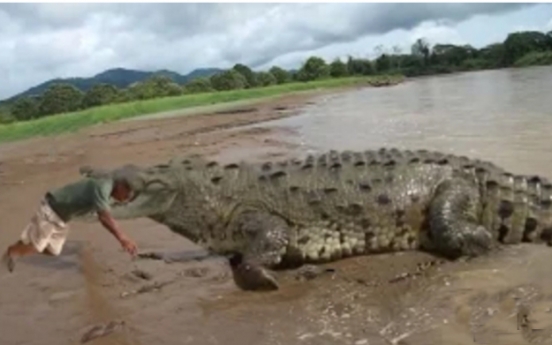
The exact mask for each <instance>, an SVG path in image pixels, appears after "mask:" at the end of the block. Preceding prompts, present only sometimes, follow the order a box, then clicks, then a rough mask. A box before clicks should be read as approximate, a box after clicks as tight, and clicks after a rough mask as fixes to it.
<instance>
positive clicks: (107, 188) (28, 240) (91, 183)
mask: <svg viewBox="0 0 552 345" xmlns="http://www.w3.org/2000/svg"><path fill="white" fill-rule="evenodd" d="M132 194H133V193H132V188H131V184H130V183H129V181H128V180H127V179H126V178H124V177H123V176H119V177H117V176H108V175H105V176H96V177H87V178H84V179H82V180H80V181H77V182H75V183H71V184H68V185H66V186H64V187H61V188H59V189H56V190H53V191H50V192H48V193H46V195H45V197H44V198H43V199H42V200H41V202H40V205H39V207H38V210H37V211H36V213H35V214H34V216H33V217H32V218H31V220H30V222H29V224H28V225H27V227H26V228H25V229H24V230H23V232H22V234H21V239H20V240H19V241H17V242H16V243H14V244H13V245H11V246H9V247H8V249H7V250H6V252H5V253H4V255H3V257H2V263H3V264H5V265H7V268H8V270H9V271H10V272H13V270H14V268H15V259H16V258H19V257H23V256H28V255H33V254H43V255H50V256H58V255H59V254H60V253H61V251H62V249H63V246H64V244H65V241H66V239H67V235H68V233H69V226H68V224H67V223H68V222H69V221H71V220H72V219H74V218H77V217H80V216H83V215H86V214H88V213H90V212H95V213H96V214H97V217H98V220H99V221H100V223H101V224H102V225H103V226H104V228H106V229H107V230H108V231H109V232H110V233H111V234H112V235H113V236H114V237H115V238H116V239H117V240H118V241H119V243H120V244H121V246H122V247H123V249H124V250H125V251H127V252H128V253H130V254H131V255H133V256H134V255H135V254H136V251H137V249H136V245H135V244H134V242H133V241H132V240H130V239H129V238H128V237H127V236H126V235H125V234H124V233H123V232H122V231H121V230H119V227H118V225H117V222H116V221H115V219H114V218H113V217H112V216H111V214H110V206H109V201H110V198H113V199H115V200H117V201H119V202H125V201H128V200H130V199H131V197H132Z"/></svg>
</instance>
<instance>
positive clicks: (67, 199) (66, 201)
mask: <svg viewBox="0 0 552 345" xmlns="http://www.w3.org/2000/svg"><path fill="white" fill-rule="evenodd" d="M112 189H113V180H111V179H99V178H85V179H82V180H80V181H77V182H74V183H71V184H68V185H66V186H64V187H61V188H59V189H56V190H53V191H50V192H49V194H50V198H48V202H49V204H50V207H52V209H53V210H54V211H55V212H56V213H57V215H58V216H59V217H60V218H61V219H62V220H63V221H65V222H67V221H69V220H71V219H72V218H75V217H80V216H84V215H86V214H88V213H90V212H97V211H100V210H109V204H110V203H109V201H110V198H111V191H112Z"/></svg>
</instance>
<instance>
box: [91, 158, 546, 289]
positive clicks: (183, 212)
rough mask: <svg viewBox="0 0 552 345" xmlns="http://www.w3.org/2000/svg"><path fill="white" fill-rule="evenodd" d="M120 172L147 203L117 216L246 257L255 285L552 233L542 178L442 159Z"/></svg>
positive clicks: (193, 162) (196, 165) (474, 251)
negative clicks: (400, 255) (302, 268)
mask: <svg viewBox="0 0 552 345" xmlns="http://www.w3.org/2000/svg"><path fill="white" fill-rule="evenodd" d="M123 170H124V171H125V172H124V173H123V174H125V176H134V177H136V179H135V180H136V181H140V183H138V187H136V188H137V189H138V192H139V196H138V198H137V199H136V200H135V201H132V202H130V203H129V204H128V205H121V206H115V207H114V208H113V212H114V215H115V216H116V217H120V218H124V217H149V218H151V219H153V220H155V221H157V222H159V223H161V224H164V225H166V226H167V227H168V228H170V229H171V230H172V231H174V232H176V233H178V234H181V235H182V236H185V237H187V238H189V239H190V240H192V241H194V242H196V243H198V244H200V245H202V246H204V247H205V248H207V249H209V250H210V251H212V252H215V253H220V254H227V253H240V254H241V255H240V259H239V260H238V261H236V262H235V264H234V268H240V269H241V271H247V272H248V273H249V274H257V276H256V277H257V278H259V277H261V278H263V277H265V278H266V279H269V278H270V279H272V278H271V277H270V276H269V275H268V273H266V271H265V270H264V269H263V268H277V267H279V266H288V265H302V264H305V263H320V262H327V261H330V260H336V259H339V258H343V257H348V256H352V255H363V254H369V253H381V252H390V251H405V250H416V249H422V250H429V251H433V252H435V253H438V254H441V255H443V256H446V257H448V258H457V257H460V256H474V255H480V254H484V253H486V252H488V251H489V250H490V249H492V248H493V247H494V246H496V245H497V244H501V243H504V244H506V243H510V244H513V243H520V242H522V241H526V242H548V241H549V240H550V237H551V233H552V232H551V231H552V217H551V216H552V214H551V212H550V203H551V195H552V194H551V193H552V185H551V184H550V183H549V182H548V181H546V180H545V179H544V178H541V177H538V176H520V175H515V174H512V173H509V172H507V171H505V170H503V169H501V168H499V167H497V166H495V165H494V164H492V163H490V162H485V161H480V160H474V159H470V158H467V157H460V156H454V155H448V154H443V153H439V152H429V151H425V150H417V151H408V150H398V149H380V150H369V151H364V152H350V151H347V152H336V151H330V152H327V153H325V154H321V155H317V156H314V155H311V156H308V157H306V158H305V159H302V160H286V161H281V162H265V163H255V164H253V163H245V162H241V163H236V164H228V165H224V166H223V165H220V164H219V163H217V162H214V161H204V160H202V159H200V158H198V157H188V158H187V159H183V160H173V161H171V162H170V163H169V164H167V165H158V166H154V167H149V168H138V167H132V166H130V167H126V169H123ZM83 173H85V172H84V171H83ZM94 173H98V172H96V171H95V170H93V169H90V170H89V171H88V172H86V174H89V175H92V176H93V175H94ZM244 267H245V268H244ZM238 271H239V270H237V271H236V272H238ZM239 274H241V273H239ZM248 279H249V278H248ZM266 279H265V280H264V281H265V282H266ZM261 280H263V279H261ZM254 284H255V283H252V285H254ZM245 285H247V284H245ZM245 285H244V286H245ZM246 288H247V287H246ZM251 288H252V289H255V288H256V287H254V286H252V287H251Z"/></svg>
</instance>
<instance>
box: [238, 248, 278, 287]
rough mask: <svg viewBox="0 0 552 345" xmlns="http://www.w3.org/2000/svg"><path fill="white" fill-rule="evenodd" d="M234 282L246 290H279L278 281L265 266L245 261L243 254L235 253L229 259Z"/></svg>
mask: <svg viewBox="0 0 552 345" xmlns="http://www.w3.org/2000/svg"><path fill="white" fill-rule="evenodd" d="M229 263H230V268H231V269H232V276H233V277H234V282H235V283H236V285H237V286H238V287H239V288H241V289H242V290H246V291H274V290H278V288H279V287H278V283H277V282H276V279H274V277H273V276H272V275H270V274H269V273H268V272H267V271H266V270H265V269H264V268H262V267H259V266H256V265H253V264H250V263H247V262H246V261H243V256H242V255H241V254H235V255H233V256H231V257H230V259H229Z"/></svg>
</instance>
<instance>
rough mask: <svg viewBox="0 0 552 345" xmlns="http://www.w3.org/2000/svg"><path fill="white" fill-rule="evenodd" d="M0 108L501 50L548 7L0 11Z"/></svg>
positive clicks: (551, 21) (547, 19) (550, 17)
mask: <svg viewBox="0 0 552 345" xmlns="http://www.w3.org/2000/svg"><path fill="white" fill-rule="evenodd" d="M0 23H2V24H1V25H0V52H1V53H0V80H1V82H0V99H4V98H6V97H10V96H12V95H14V94H16V93H19V92H22V91H24V90H26V89H27V88H29V87H31V86H34V85H36V84H38V83H41V82H44V81H46V80H48V79H52V78H56V77H76V76H82V77H89V76H93V75H95V74H97V73H99V72H102V71H104V70H106V69H109V68H114V67H124V68H130V69H141V70H156V69H170V70H174V71H176V72H179V73H182V74H185V73H188V72H190V71H191V70H193V69H195V68H201V67H220V68H227V67H231V66H232V65H234V64H235V63H238V62H241V63H244V64H247V65H249V66H251V67H254V68H256V69H264V68H269V67H270V66H272V65H273V64H278V65H280V66H283V67H286V68H292V67H297V66H298V65H299V64H300V63H301V62H302V61H304V60H305V58H306V57H308V56H309V55H313V54H315V55H319V56H322V57H324V58H326V59H328V60H330V59H333V58H335V57H346V56H347V55H353V56H357V57H361V56H362V57H372V56H373V54H374V48H375V47H376V46H378V45H379V44H383V45H384V46H385V47H388V48H389V49H391V47H393V46H395V45H397V46H400V47H401V48H402V49H403V51H406V50H408V49H409V46H410V45H411V44H412V42H413V41H414V40H415V39H416V38H418V37H425V38H426V39H427V40H428V41H429V42H430V43H435V42H440V43H457V44H458V43H469V44H472V45H474V46H476V47H482V46H484V45H486V44H489V43H493V42H497V41H502V40H504V38H505V37H506V35H507V34H508V33H509V32H512V31H516V30H529V29H531V30H533V29H534V30H540V31H543V30H552V5H551V4H535V5H530V4H511V3H508V4H506V3H505V4H498V3H489V4H477V3H466V4H452V3H451V4H435V3H427V4H391V3H389V4H387V3H379V4H378V3H364V4H362V3H350V4H337V3H335V4H311V3H303V4H264V3H258V4H222V3H221V4H185V3H183V4H170V3H166V4H156V3H151V4H139V3H137V4H101V3H97V4H79V3H76V4H48V3H42V4H23V3H21V4H0Z"/></svg>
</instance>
